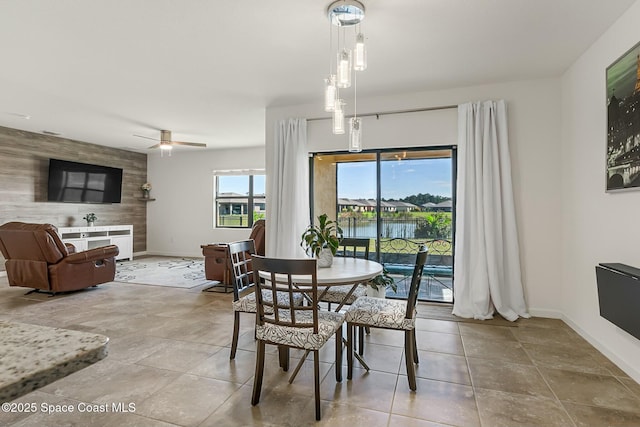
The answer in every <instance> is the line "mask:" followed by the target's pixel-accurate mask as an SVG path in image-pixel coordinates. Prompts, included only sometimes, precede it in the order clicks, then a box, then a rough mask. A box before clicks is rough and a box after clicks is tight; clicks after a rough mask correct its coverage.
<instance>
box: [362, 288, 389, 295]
mask: <svg viewBox="0 0 640 427" xmlns="http://www.w3.org/2000/svg"><path fill="white" fill-rule="evenodd" d="M366 294H367V296H368V297H374V298H386V297H387V288H385V287H384V286H378V289H374V288H373V287H371V286H367V289H366Z"/></svg>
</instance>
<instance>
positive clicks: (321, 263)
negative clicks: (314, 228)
mask: <svg viewBox="0 0 640 427" xmlns="http://www.w3.org/2000/svg"><path fill="white" fill-rule="evenodd" d="M331 264H333V254H332V253H331V249H329V248H323V249H322V250H321V251H320V254H318V267H321V268H325V267H331Z"/></svg>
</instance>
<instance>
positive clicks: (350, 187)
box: [338, 158, 451, 199]
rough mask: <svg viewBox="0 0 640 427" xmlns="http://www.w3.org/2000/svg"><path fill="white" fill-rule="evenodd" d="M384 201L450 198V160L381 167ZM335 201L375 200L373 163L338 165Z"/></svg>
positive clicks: (390, 162) (390, 163) (407, 161)
mask: <svg viewBox="0 0 640 427" xmlns="http://www.w3.org/2000/svg"><path fill="white" fill-rule="evenodd" d="M380 173H381V177H380V178H381V191H382V198H383V199H401V198H404V197H407V196H411V195H413V194H418V193H423V194H426V193H429V194H433V195H439V196H446V197H451V159H450V158H445V159H403V160H387V161H383V162H382V163H381V166H380ZM338 197H340V198H348V199H362V198H364V199H375V198H376V165H375V162H353V163H339V164H338Z"/></svg>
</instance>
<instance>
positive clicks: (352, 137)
mask: <svg viewBox="0 0 640 427" xmlns="http://www.w3.org/2000/svg"><path fill="white" fill-rule="evenodd" d="M349 124H350V129H349V152H351V153H359V152H360V151H362V122H361V120H360V119H359V118H357V117H353V118H352V119H351V120H350V121H349Z"/></svg>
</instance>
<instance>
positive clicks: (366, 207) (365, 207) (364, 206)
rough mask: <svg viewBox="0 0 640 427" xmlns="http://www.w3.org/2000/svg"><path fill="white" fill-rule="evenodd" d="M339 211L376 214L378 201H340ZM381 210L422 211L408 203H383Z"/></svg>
mask: <svg viewBox="0 0 640 427" xmlns="http://www.w3.org/2000/svg"><path fill="white" fill-rule="evenodd" d="M338 210H339V211H340V212H348V211H352V212H375V211H376V201H375V200H374V199H346V198H339V199H338ZM380 210H381V211H382V212H411V211H417V210H420V209H419V207H418V206H416V205H414V204H412V203H407V202H395V201H384V200H383V201H381V202H380Z"/></svg>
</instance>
